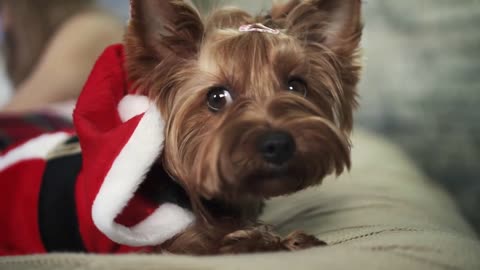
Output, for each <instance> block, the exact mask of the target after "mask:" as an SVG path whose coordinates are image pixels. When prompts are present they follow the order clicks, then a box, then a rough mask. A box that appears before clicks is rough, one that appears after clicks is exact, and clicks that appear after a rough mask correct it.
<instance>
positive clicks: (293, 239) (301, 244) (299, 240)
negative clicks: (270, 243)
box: [282, 231, 327, 251]
mask: <svg viewBox="0 0 480 270" xmlns="http://www.w3.org/2000/svg"><path fill="white" fill-rule="evenodd" d="M282 244H283V245H284V246H285V248H286V249H287V250H290V251H295V250H302V249H308V248H312V247H321V246H326V245H327V243H325V242H323V241H321V240H319V239H317V238H316V237H315V236H313V235H309V234H306V233H304V232H301V231H295V232H293V233H291V234H290V235H288V236H287V237H286V238H285V239H283V241H282Z"/></svg>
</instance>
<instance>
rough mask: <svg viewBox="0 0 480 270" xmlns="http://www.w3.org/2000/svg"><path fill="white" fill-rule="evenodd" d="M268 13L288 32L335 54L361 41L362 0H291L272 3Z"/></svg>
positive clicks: (353, 48)
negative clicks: (321, 45) (322, 46)
mask: <svg viewBox="0 0 480 270" xmlns="http://www.w3.org/2000/svg"><path fill="white" fill-rule="evenodd" d="M271 17H272V19H273V20H274V21H281V22H282V24H283V26H284V27H285V28H286V29H287V31H288V33H289V34H291V35H293V36H297V37H298V38H299V39H301V40H304V41H306V42H309V41H310V42H317V43H322V44H324V45H325V46H326V47H328V48H329V49H330V50H332V51H333V52H335V53H337V54H347V55H348V54H351V53H353V52H354V51H355V50H356V49H357V47H358V45H359V42H360V38H361V33H362V22H361V0H290V1H288V2H287V3H284V4H277V5H274V7H273V8H272V12H271Z"/></svg>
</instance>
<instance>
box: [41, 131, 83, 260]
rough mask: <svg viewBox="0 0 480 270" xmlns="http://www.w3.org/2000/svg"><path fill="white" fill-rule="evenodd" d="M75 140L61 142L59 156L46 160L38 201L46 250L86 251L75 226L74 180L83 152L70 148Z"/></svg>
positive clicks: (80, 164)
mask: <svg viewBox="0 0 480 270" xmlns="http://www.w3.org/2000/svg"><path fill="white" fill-rule="evenodd" d="M75 145H78V139H77V138H75V137H74V138H72V139H70V140H68V141H67V142H66V143H64V144H63V145H62V147H61V149H60V150H59V151H58V153H59V154H58V155H57V156H55V157H53V158H51V159H50V160H48V162H47V165H46V169H45V173H44V176H43V182H42V187H41V190H40V201H39V209H38V211H39V212H38V213H39V226H40V234H41V237H42V241H43V244H44V247H45V249H46V250H47V251H48V252H85V251H86V249H85V246H84V244H83V241H82V237H81V235H80V231H79V227H78V218H77V212H76V205H75V183H76V179H77V176H78V174H79V173H80V170H81V166H82V155H81V153H80V152H79V151H73V150H72V149H74V148H75Z"/></svg>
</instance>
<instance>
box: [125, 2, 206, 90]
mask: <svg viewBox="0 0 480 270" xmlns="http://www.w3.org/2000/svg"><path fill="white" fill-rule="evenodd" d="M130 4H131V18H130V22H129V26H128V30H127V34H126V37H125V47H126V54H127V59H126V62H127V63H126V65H127V71H128V74H129V77H130V80H133V81H136V80H137V79H140V78H141V77H142V76H145V75H146V74H148V73H149V72H151V71H152V69H153V68H154V67H155V66H157V65H158V64H159V63H160V62H162V61H163V60H164V59H166V58H171V57H176V58H183V59H188V58H190V57H193V56H194V55H196V54H197V52H198V50H199V47H200V44H201V41H202V38H203V34H204V26H203V23H202V20H201V18H200V14H199V12H198V10H197V9H196V8H195V7H194V6H193V4H192V3H191V1H188V0H186V1H183V0H130Z"/></svg>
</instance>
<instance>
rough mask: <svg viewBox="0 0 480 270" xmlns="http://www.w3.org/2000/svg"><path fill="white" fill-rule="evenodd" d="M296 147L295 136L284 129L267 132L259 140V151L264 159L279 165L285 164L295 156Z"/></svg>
mask: <svg viewBox="0 0 480 270" xmlns="http://www.w3.org/2000/svg"><path fill="white" fill-rule="evenodd" d="M295 148H296V146H295V141H294V140H293V137H292V136H291V135H290V134H289V133H287V132H284V131H272V132H268V133H265V134H264V135H263V136H260V138H259V140H258V151H259V152H260V154H262V157H263V159H264V160H265V161H267V162H268V163H271V164H275V165H278V166H280V165H283V164H285V163H286V162H287V161H289V160H290V159H291V158H292V157H293V154H294V153H295Z"/></svg>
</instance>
